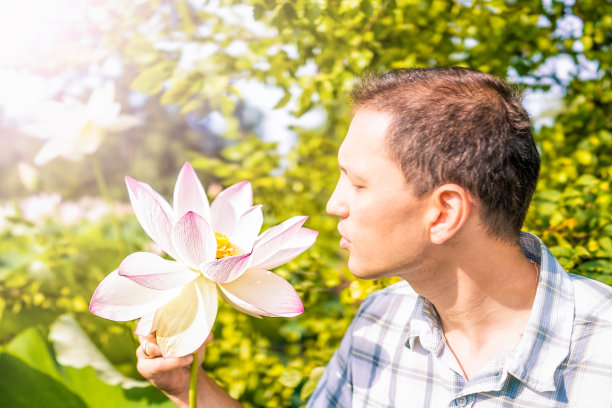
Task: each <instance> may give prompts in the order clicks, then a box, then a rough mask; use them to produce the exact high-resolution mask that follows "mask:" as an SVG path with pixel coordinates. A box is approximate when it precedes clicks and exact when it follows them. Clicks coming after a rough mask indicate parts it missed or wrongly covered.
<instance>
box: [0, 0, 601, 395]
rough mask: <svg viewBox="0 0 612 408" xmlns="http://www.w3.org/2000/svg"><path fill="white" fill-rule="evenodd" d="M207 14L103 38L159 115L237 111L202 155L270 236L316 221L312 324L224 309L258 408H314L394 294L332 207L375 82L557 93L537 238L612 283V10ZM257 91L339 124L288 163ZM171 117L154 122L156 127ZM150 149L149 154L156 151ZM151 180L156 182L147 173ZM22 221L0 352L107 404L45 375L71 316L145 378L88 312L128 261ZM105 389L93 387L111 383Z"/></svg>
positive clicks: (112, 332) (380, 7)
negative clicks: (257, 114)
mask: <svg viewBox="0 0 612 408" xmlns="http://www.w3.org/2000/svg"><path fill="white" fill-rule="evenodd" d="M195 3H196V2H187V1H185V0H178V1H161V0H156V1H153V0H152V1H148V2H127V3H126V4H123V3H122V10H121V11H120V12H115V17H116V18H114V19H112V22H111V23H109V25H108V26H107V27H106V28H105V35H104V36H103V44H102V45H103V47H104V49H105V50H106V51H107V52H109V53H110V52H113V53H118V54H119V55H120V56H121V58H122V61H123V63H124V64H125V66H126V69H125V73H124V77H123V80H124V81H127V82H129V83H130V84H131V87H132V89H134V90H137V91H139V92H143V93H147V94H150V95H151V97H150V98H151V99H150V101H149V102H150V103H153V104H158V105H162V106H170V107H175V108H171V109H178V110H179V112H180V115H185V117H189V115H195V116H196V117H206V116H208V115H210V114H211V113H212V112H218V113H220V114H221V115H222V116H223V118H224V119H225V131H224V133H223V134H222V135H221V136H222V137H221V139H222V143H221V144H220V145H219V146H218V147H217V148H216V149H214V150H212V151H209V152H207V153H205V154H202V153H201V152H198V149H197V146H196V145H193V146H192V149H190V150H189V152H188V155H187V157H188V158H190V160H191V162H192V164H193V165H194V167H195V168H196V169H197V170H198V171H199V173H200V174H201V176H202V178H203V179H204V180H206V181H208V182H211V183H212V182H220V183H222V184H224V185H229V184H231V183H234V182H237V181H240V180H243V179H249V180H251V181H252V183H253V187H254V192H255V202H258V203H263V204H264V210H265V215H266V222H267V223H269V224H268V225H274V224H276V223H277V222H278V221H280V220H283V219H285V218H287V217H289V216H293V215H297V214H307V215H310V219H309V221H308V223H307V226H308V227H310V228H314V229H317V230H319V231H320V235H319V237H320V238H319V240H318V242H317V244H316V245H315V246H314V247H313V249H311V250H309V251H308V252H307V253H305V254H304V255H302V256H300V257H299V258H297V259H296V260H294V261H292V262H291V263H289V264H287V265H286V266H284V267H282V268H279V270H277V272H278V273H279V274H281V275H283V276H284V277H286V278H287V279H288V280H289V281H290V282H292V283H293V284H294V285H295V286H296V288H297V290H298V292H299V293H300V294H301V296H302V298H303V300H304V305H305V310H306V312H305V313H304V315H302V316H301V317H299V318H294V319H269V318H267V319H263V320H257V319H254V318H252V317H249V316H246V315H242V314H240V313H238V312H235V311H233V310H231V309H229V308H227V307H226V306H224V305H223V306H221V308H220V312H219V316H218V320H217V322H216V324H215V328H214V333H215V337H216V339H217V340H216V341H215V342H214V343H212V344H211V345H210V346H209V347H208V351H207V357H206V360H205V363H204V365H205V368H206V369H207V371H208V372H209V373H210V374H211V375H212V376H213V377H214V378H215V379H217V381H219V382H220V383H221V384H222V385H223V386H224V387H226V388H227V389H228V390H229V392H230V394H231V395H232V396H234V397H236V398H238V399H239V400H240V401H241V402H242V403H243V404H244V405H245V406H247V407H249V406H250V407H264V406H265V407H299V406H302V405H303V404H304V403H305V401H306V400H307V398H308V396H309V395H310V393H312V391H313V388H314V385H315V384H316V380H317V379H318V378H319V377H320V375H321V373H322V369H323V367H324V366H325V364H326V363H327V361H328V360H329V358H330V357H331V355H332V353H333V352H334V350H335V349H336V347H337V345H338V343H339V341H340V339H341V337H342V335H343V333H344V331H345V330H346V328H347V326H348V324H349V323H350V320H351V318H352V316H353V314H354V313H355V311H356V308H357V305H358V302H359V301H360V299H363V298H364V297H365V296H366V295H367V294H369V293H371V292H372V291H374V290H376V289H378V288H381V287H384V286H385V285H387V284H389V283H390V281H388V280H386V281H359V280H356V279H355V278H353V277H352V276H351V275H350V273H349V272H348V271H347V270H346V267H345V266H344V265H345V262H344V256H343V255H342V254H341V253H340V252H339V251H338V249H337V240H338V238H339V237H338V235H337V232H336V220H334V219H333V218H332V217H329V216H327V215H325V210H324V209H325V203H326V201H327V199H328V197H329V196H330V194H331V192H332V190H333V187H334V184H335V181H336V178H337V173H338V171H337V164H336V153H337V148H338V146H339V143H340V142H341V140H342V138H343V136H344V134H345V132H346V129H347V127H348V123H349V119H350V108H349V106H348V104H347V94H348V92H349V91H350V89H351V87H352V84H353V83H354V80H355V78H356V77H357V76H359V75H361V74H363V73H364V72H367V71H376V72H382V71H385V70H389V69H393V68H402V67H410V66H416V65H419V66H423V65H425V66H440V65H462V66H469V67H471V68H475V69H479V70H482V71H485V72H489V73H492V74H495V75H499V76H504V77H506V76H507V77H510V78H511V80H512V81H513V82H515V83H517V84H518V85H519V86H521V87H523V88H526V90H527V92H529V91H535V90H542V89H543V90H546V89H549V88H551V87H553V88H555V89H560V90H561V92H562V94H563V104H562V107H561V108H560V109H559V110H558V111H557V112H555V113H554V118H553V120H552V123H551V124H549V125H544V126H541V127H539V128H538V129H537V131H536V134H535V137H536V142H537V144H538V147H539V149H540V151H541V153H542V159H543V160H542V161H543V168H542V174H541V179H540V182H539V185H538V188H537V191H536V194H535V197H534V202H533V205H532V207H531V209H530V213H529V214H528V219H527V222H526V229H528V230H531V231H533V232H534V233H536V234H537V235H540V236H541V237H542V238H543V240H544V242H545V243H546V244H547V245H549V247H551V249H552V251H553V253H554V254H555V255H556V256H557V257H558V258H559V260H560V261H561V263H562V264H563V266H564V267H565V268H566V269H567V270H568V271H571V272H573V273H578V274H582V275H585V276H589V277H593V278H595V279H598V280H600V281H602V282H605V283H608V284H612V264H611V262H612V239H611V236H612V212H611V211H610V208H611V204H612V191H611V190H610V183H611V182H612V130H611V121H612V111H611V108H610V106H611V104H610V102H611V100H612V90H611V87H610V83H611V81H612V76H611V74H610V65H611V62H612V56H611V50H610V44H612V34H611V33H612V17H611V16H612V6H611V5H610V3H609V2H607V1H605V0H584V1H577V2H576V3H575V4H569V3H568V2H562V1H554V0H551V1H548V2H542V1H536V0H533V1H531V0H523V1H511V0H506V1H502V0H490V1H484V0H472V1H470V0H466V1H459V0H456V1H453V0H433V1H422V0H395V1H392V0H376V1H374V0H309V1H306V0H298V1H295V2H288V1H286V2H277V1H274V0H250V1H248V0H244V1H232V0H223V1H220V2H219V3H218V4H212V5H211V4H205V5H202V6H196V5H195ZM116 33H121V35H117V34H116ZM561 60H563V61H572V62H573V65H574V70H573V72H572V74H571V75H569V76H568V77H561V76H560V75H559V74H558V72H559V69H555V68H552V69H551V66H552V67H554V64H555V61H557V64H558V63H559V61H561ZM593 67H595V68H593ZM246 81H258V82H261V83H264V84H266V85H267V86H270V87H277V88H280V89H282V90H283V92H284V96H283V97H281V98H280V99H279V101H278V103H277V108H279V109H281V108H285V109H287V108H289V109H290V110H291V112H292V113H293V114H294V115H295V116H302V115H305V114H306V113H308V112H312V111H319V112H324V114H325V118H326V119H325V122H324V123H323V124H320V125H318V126H317V127H316V128H312V127H310V128H294V129H293V131H294V132H295V134H296V137H297V139H296V144H295V146H294V147H293V149H292V150H291V151H290V152H289V153H288V154H287V155H284V156H281V155H280V154H279V153H278V150H277V146H276V144H275V143H272V142H268V141H266V140H265V139H263V140H262V138H261V137H260V136H259V135H257V134H256V132H255V131H254V129H247V130H245V128H244V126H242V125H241V123H242V122H241V120H240V116H239V115H237V112H239V111H240V108H241V106H244V105H243V104H244V96H243V95H242V92H241V87H242V86H243V85H244V84H245V82H246ZM151 101H153V102H151ZM156 116H157V115H155V114H150V112H149V114H147V118H148V119H149V118H150V120H151V122H152V123H154V122H155V119H156ZM158 125H159V124H158ZM158 134H159V131H158ZM172 136H173V135H167V137H168V138H171V137H172ZM160 137H162V136H160ZM208 137H212V136H210V135H209V136H208ZM140 143H142V146H143V149H147V151H151V148H150V147H149V148H147V147H146V145H147V142H146V140H142V141H141V142H140ZM135 149H136V150H138V149H140V147H135ZM156 154H159V155H160V156H157V155H156ZM161 154H162V153H155V152H152V153H150V156H149V158H148V162H147V163H149V165H150V166H154V164H155V159H156V158H157V157H161ZM177 154H178V155H179V156H180V154H179V153H177ZM182 154H183V155H184V152H183V153H182ZM173 157H175V158H176V156H173ZM180 157H183V156H180ZM176 161H177V160H176V159H174V162H176ZM104 163H106V161H105V162H104ZM141 169H142V171H143V172H147V170H146V166H141ZM177 169H178V166H177V167H176V168H174V169H167V170H168V171H167V173H169V174H172V175H173V174H175V173H176V170H177ZM107 171H108V169H107ZM114 171H117V170H114ZM160 173H164V172H160ZM150 174H157V170H155V171H153V170H150ZM130 175H132V176H139V175H138V174H136V175H135V174H130ZM166 175H167V174H166ZM166 175H164V174H160V177H165V176H166ZM143 178H144V177H143ZM152 184H154V183H152ZM115 188H117V189H118V187H116V186H115ZM119 221H120V224H121V227H122V228H121V229H122V232H121V233H122V236H123V238H122V239H123V240H124V241H125V242H127V244H128V246H129V248H130V249H131V250H136V249H138V248H144V247H146V245H148V243H147V240H146V237H145V236H144V233H143V232H142V231H141V230H140V229H139V227H138V226H137V225H136V224H135V221H134V220H133V217H129V216H128V217H121V218H120V219H119ZM7 222H8V223H9V224H8V226H6V227H5V228H4V230H2V232H1V234H2V239H1V240H0V248H1V249H2V250H0V253H1V254H2V255H0V293H1V295H2V296H1V297H0V319H1V320H0V324H1V329H0V342H1V343H2V344H5V347H4V349H3V350H4V351H3V352H2V354H0V371H2V370H5V371H6V370H9V369H10V370H13V369H14V370H16V372H24V374H23V375H24V376H28V378H31V380H30V381H31V382H36V383H37V384H38V383H40V384H45V385H44V387H47V386H48V387H52V388H49V389H53V390H56V391H54V393H55V394H54V395H55V396H58V395H63V394H62V393H68V395H70V398H71V399H66V401H73V400H74V403H73V405H74V406H92V407H93V406H103V404H102V405H100V403H99V402H96V401H98V400H96V399H95V397H94V396H93V394H92V395H91V396H90V395H87V394H84V393H83V392H79V391H78V389H77V388H78V387H77V386H75V383H74V373H73V371H74V370H76V369H73V368H70V367H63V366H59V368H57V367H56V368H55V370H56V371H57V372H55V371H53V370H51V369H49V370H47V369H45V368H44V367H42V366H41V364H42V363H41V359H43V358H45V359H47V358H48V359H50V361H52V362H54V363H53V364H57V362H56V361H55V360H54V358H55V356H54V354H53V351H52V349H51V344H50V343H49V340H48V339H47V337H46V336H47V334H48V331H49V325H50V324H51V323H52V322H53V321H55V320H56V319H57V317H58V316H60V315H62V314H64V313H70V314H72V315H74V316H75V317H76V318H77V320H78V321H79V323H80V324H81V326H82V327H83V329H84V330H85V331H86V332H87V333H88V334H89V337H90V338H91V339H92V341H93V342H94V343H95V344H96V345H97V346H98V347H99V348H100V349H101V350H102V351H103V352H104V354H105V355H106V356H107V357H108V358H109V359H110V360H111V361H112V362H113V363H114V364H115V366H116V367H117V368H118V369H119V371H120V372H121V373H123V374H126V375H131V376H135V375H136V373H135V370H134V365H135V363H134V357H133V349H134V348H135V346H134V342H133V341H132V337H131V334H130V330H131V326H130V325H129V324H118V323H113V322H105V321H101V320H100V319H98V318H95V317H93V316H91V315H89V314H88V313H87V311H86V307H85V305H86V303H87V302H88V300H89V296H90V294H91V293H92V292H93V289H94V287H95V284H96V283H97V282H98V281H99V280H100V279H101V278H102V277H103V276H104V275H105V274H106V273H108V272H110V271H111V270H113V269H114V268H116V266H117V265H118V264H119V262H120V261H121V259H122V256H124V255H125V253H124V249H123V250H122V249H121V248H120V246H119V244H118V242H119V239H120V237H119V236H118V235H117V233H116V230H115V229H113V226H112V223H111V218H110V217H104V218H102V219H100V220H99V221H96V222H86V221H83V222H81V223H79V224H78V225H76V226H71V227H68V226H66V225H65V223H62V222H60V221H57V220H54V219H52V218H50V219H47V220H45V221H44V222H43V223H42V224H40V223H38V224H32V223H31V222H28V221H25V220H23V219H21V218H20V216H19V214H18V213H17V214H16V216H14V217H13V218H10V219H9V220H8V221H7ZM33 262H34V263H33ZM33 265H34V267H33ZM24 338H25V339H27V340H23V339H24ZM32 339H35V340H32ZM22 342H30V343H31V342H34V343H36V344H34V345H32V347H35V348H33V349H32V351H31V353H36V358H35V359H31V358H29V357H28V353H27V350H26V351H23V347H21V349H20V348H19V347H20V346H19V345H20V344H22ZM30 343H28V344H30ZM24 347H25V346H24ZM26 349H27V348H26ZM16 350H21V351H16ZM43 350H44V351H43ZM49 350H50V351H49ZM43 356H44V357H43ZM48 365H52V363H48ZM20 370H21V371H20ZM82 370H83V369H82ZM89 374H91V373H89ZM89 374H88V375H89ZM37 376H38V377H40V376H44V377H45V379H44V380H42V379H37V378H38V377H37ZM88 378H89V377H88ZM96 378H97V377H96V376H92V377H91V382H90V384H89V385H83V384H79V387H87V386H92V387H93V386H94V385H95V386H96V387H97V386H98V385H97V384H98V383H96ZM30 385H31V386H32V387H34V388H35V387H36V385H32V384H30ZM40 387H43V385H40ZM53 387H54V388H53ZM87 389H89V388H87ZM114 389H115V391H112V392H113V393H114V394H113V395H115V396H116V398H117V401H123V402H118V403H117V405H116V406H130V405H129V404H130V403H134V401H139V403H140V404H141V405H140V406H143V405H151V406H153V405H164V404H165V403H164V402H163V400H162V399H160V398H159V395H158V394H155V392H154V391H153V390H151V389H145V391H142V390H141V391H138V392H136V391H129V390H127V391H126V390H123V391H121V390H120V389H119V388H118V386H115V388H114ZM117 390H119V391H117ZM0 391H2V392H0V402H3V398H5V399H6V398H8V399H7V400H6V401H10V402H11V403H12V404H13V405H14V406H22V405H23V406H25V405H26V402H27V403H28V404H29V405H31V404H32V403H33V402H35V403H36V404H37V405H39V406H45V405H44V402H40V401H39V400H34V399H29V400H28V399H26V400H24V401H25V402H18V400H17V399H16V398H17V397H16V396H15V394H14V393H13V391H11V390H6V392H5V391H4V390H0ZM109 392H110V391H109ZM25 398H28V397H25ZM31 398H34V397H31ZM49 401H52V400H49ZM39 402H40V403H39ZM20 404H21V405H20ZM79 404H80V405H79ZM0 405H3V406H4V405H5V404H1V403H0ZM71 406H72V405H71Z"/></svg>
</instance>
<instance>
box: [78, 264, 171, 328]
mask: <svg viewBox="0 0 612 408" xmlns="http://www.w3.org/2000/svg"><path fill="white" fill-rule="evenodd" d="M180 291H181V288H176V289H169V290H156V289H149V288H146V287H144V286H142V285H139V284H137V283H136V282H133V281H132V280H130V279H128V278H126V277H124V276H119V274H118V273H117V271H113V272H111V273H110V274H109V275H108V276H107V277H106V278H104V280H103V281H102V282H100V284H99V285H98V287H97V288H96V290H95V291H94V294H93V296H92V297H91V302H90V303H89V311H90V312H91V313H93V314H95V315H96V316H100V317H103V318H105V319H109V320H115V321H127V320H134V319H137V318H139V317H142V316H144V315H146V314H149V313H151V312H154V311H155V310H157V309H159V308H160V307H162V306H164V305H165V304H166V303H168V302H169V301H170V300H172V299H173V298H175V297H176V296H177V295H178V294H179V293H180Z"/></svg>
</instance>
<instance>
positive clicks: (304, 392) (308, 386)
mask: <svg viewBox="0 0 612 408" xmlns="http://www.w3.org/2000/svg"><path fill="white" fill-rule="evenodd" d="M324 372H325V367H315V368H313V369H312V371H311V372H310V375H309V376H308V381H306V383H305V384H304V386H303V387H302V389H301V390H300V399H301V400H302V401H306V400H307V399H308V397H310V396H311V395H312V393H313V392H314V390H315V388H317V384H318V383H319V380H320V379H321V377H322V376H323V373H324Z"/></svg>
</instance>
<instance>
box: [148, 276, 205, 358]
mask: <svg viewBox="0 0 612 408" xmlns="http://www.w3.org/2000/svg"><path fill="white" fill-rule="evenodd" d="M216 316H217V291H216V288H215V284H214V283H212V282H211V281H209V280H207V279H206V278H204V277H200V278H198V279H196V280H194V281H193V282H192V283H190V284H188V285H186V286H185V287H184V288H183V291H182V292H181V294H180V295H179V296H177V297H176V298H175V299H174V300H173V301H171V302H169V303H168V304H167V305H166V306H164V307H163V308H161V309H160V310H159V311H158V312H157V314H156V315H155V325H156V327H157V329H156V334H155V335H156V337H157V344H158V345H159V348H160V350H161V352H162V355H163V356H164V357H182V356H186V355H188V354H191V353H193V352H194V351H196V350H197V349H198V348H199V347H200V346H201V345H202V343H204V341H205V340H206V337H208V334H209V333H210V331H211V329H212V325H213V323H214V321H215V318H216Z"/></svg>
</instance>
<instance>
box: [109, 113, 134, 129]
mask: <svg viewBox="0 0 612 408" xmlns="http://www.w3.org/2000/svg"><path fill="white" fill-rule="evenodd" d="M140 124H142V121H141V120H140V118H138V117H136V116H132V115H119V116H117V119H115V121H114V122H113V123H112V124H111V125H109V126H107V127H106V129H107V130H108V131H109V132H125V131H126V130H128V129H131V128H133V127H134V126H138V125H140Z"/></svg>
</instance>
